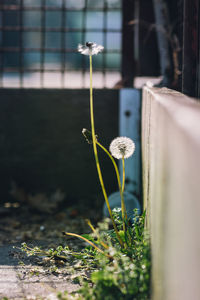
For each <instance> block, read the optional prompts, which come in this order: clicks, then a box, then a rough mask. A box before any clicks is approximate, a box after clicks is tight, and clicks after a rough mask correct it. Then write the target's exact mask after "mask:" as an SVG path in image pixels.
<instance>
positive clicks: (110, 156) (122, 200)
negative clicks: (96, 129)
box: [96, 140, 127, 230]
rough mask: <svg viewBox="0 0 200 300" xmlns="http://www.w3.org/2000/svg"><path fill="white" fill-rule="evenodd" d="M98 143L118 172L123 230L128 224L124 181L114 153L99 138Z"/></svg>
mask: <svg viewBox="0 0 200 300" xmlns="http://www.w3.org/2000/svg"><path fill="white" fill-rule="evenodd" d="M96 144H97V145H98V146H99V147H100V148H101V149H102V150H103V151H104V152H105V153H106V154H107V155H108V156H109V158H110V159H111V161H112V163H113V166H114V168H115V173H116V177H117V182H118V186H119V192H120V197H121V209H122V218H123V230H125V229H126V228H125V227H126V226H125V221H124V219H127V213H126V207H125V202H124V182H123V186H122V185H121V180H120V176H119V170H118V167H117V164H116V162H115V160H114V158H113V157H112V155H111V154H110V152H109V151H108V150H107V149H106V148H105V147H104V146H102V145H101V144H100V143H99V142H98V141H97V140H96ZM123 178H125V168H124V176H123Z"/></svg>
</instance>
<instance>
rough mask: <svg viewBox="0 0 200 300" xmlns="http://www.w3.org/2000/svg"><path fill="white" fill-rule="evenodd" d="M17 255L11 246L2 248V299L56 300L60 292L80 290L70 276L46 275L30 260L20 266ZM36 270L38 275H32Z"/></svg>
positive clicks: (0, 269) (0, 256)
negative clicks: (49, 299)
mask: <svg viewBox="0 0 200 300" xmlns="http://www.w3.org/2000/svg"><path fill="white" fill-rule="evenodd" d="M16 253H17V252H16V250H13V247H12V246H11V245H8V246H3V247H0V299H2V298H3V297H7V298H9V300H11V299H13V300H14V299H15V300H18V299H36V298H37V297H38V299H41V298H42V299H48V298H50V297H51V299H53V297H54V299H56V295H57V293H58V292H63V291H68V292H72V291H75V290H76V289H78V288H79V285H77V284H74V283H72V281H71V279H70V277H69V276H68V277H67V276H66V277H65V278H64V277H62V278H60V277H58V276H56V275H53V274H45V273H44V272H42V267H39V266H38V265H37V266H36V265H34V264H33V263H32V262H31V261H30V259H28V258H26V259H25V260H23V262H24V263H25V265H23V266H20V265H19V259H18V257H17V256H16V255H14V254H16ZM35 268H37V271H38V275H32V274H33V271H34V270H35ZM39 297H40V298H39Z"/></svg>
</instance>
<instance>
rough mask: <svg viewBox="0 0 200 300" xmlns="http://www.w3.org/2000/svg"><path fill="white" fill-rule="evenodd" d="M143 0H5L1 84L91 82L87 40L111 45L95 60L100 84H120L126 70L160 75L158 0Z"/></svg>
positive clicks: (0, 27) (0, 14) (0, 25)
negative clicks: (155, 26) (83, 49)
mask: <svg viewBox="0 0 200 300" xmlns="http://www.w3.org/2000/svg"><path fill="white" fill-rule="evenodd" d="M143 2H144V3H143V4H142V6H141V5H140V3H139V1H130V0H127V1H121V0H98V1H93V0H76V1H73V0H4V1H3V0H2V1H1V4H0V58H1V59H0V84H1V86H2V87H36V88H41V87H47V88H48V87H50V88H51V87H54V88H55V87H57V88H61V87H63V88H85V87H88V84H89V80H88V76H89V74H88V57H85V56H83V55H80V54H79V53H77V45H78V44H79V43H81V44H84V43H85V42H86V41H95V42H96V43H98V44H101V45H103V46H104V48H105V51H104V52H103V53H102V54H101V55H98V56H96V57H95V59H94V62H93V63H94V80H93V81H94V87H96V88H102V87H106V88H112V87H115V85H116V84H117V87H120V86H118V81H120V79H121V73H123V72H126V73H129V76H130V73H131V76H132V75H133V72H134V73H135V72H136V70H138V75H146V76H158V75H159V74H160V73H159V56H158V50H157V41H156V35H155V30H149V29H148V30H147V27H149V26H150V25H149V26H147V25H148V24H151V23H152V22H153V20H154V15H153V6H152V1H143ZM141 12H142V15H141ZM139 19H142V22H143V23H144V24H143V23H141V22H139ZM134 21H135V22H134ZM146 22H147V23H146ZM141 25H142V27H141ZM143 25H144V26H143ZM141 30H142V31H141ZM133 48H135V51H133V50H134V49H133ZM133 52H134V53H133ZM140 56H142V59H140ZM139 60H140V62H139ZM130 68H131V70H130ZM123 70H125V71H123ZM120 84H121V83H120ZM129 85H130V83H129ZM131 85H132V86H133V78H132V79H131Z"/></svg>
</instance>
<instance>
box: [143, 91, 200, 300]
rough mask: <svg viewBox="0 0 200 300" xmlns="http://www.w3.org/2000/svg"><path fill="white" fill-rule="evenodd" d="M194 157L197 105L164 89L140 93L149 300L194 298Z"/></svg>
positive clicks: (199, 186)
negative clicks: (149, 255) (149, 246)
mask: <svg viewBox="0 0 200 300" xmlns="http://www.w3.org/2000/svg"><path fill="white" fill-rule="evenodd" d="M199 153H200V104H199V103H198V102H196V101H194V100H192V99H191V98H188V97H186V96H184V95H182V94H181V93H178V92H175V91H172V90H169V89H166V88H163V89H156V88H145V89H144V93H143V107H142V158H143V159H142V161H143V184H144V205H145V208H146V209H147V213H148V214H147V215H148V226H149V229H150V234H151V244H152V260H153V268H152V275H153V282H152V285H153V286H152V290H153V297H152V299H153V300H160V299H162V300H171V299H182V300H188V299H200V285H199V278H200V252H199V249H200V235H199V227H200V218H199V211H200V201H199V199H200V198H199V195H200V176H199V170H200V156H199ZM183 283H184V284H183Z"/></svg>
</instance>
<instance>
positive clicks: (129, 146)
mask: <svg viewBox="0 0 200 300" xmlns="http://www.w3.org/2000/svg"><path fill="white" fill-rule="evenodd" d="M109 150H110V152H111V154H112V156H114V157H115V158H117V159H122V158H129V157H130V156H131V155H133V153H134V151H135V143H134V142H133V141H132V140H131V139H130V138H128V137H125V136H121V137H117V138H115V139H114V140H113V141H112V142H111V144H110V148H109Z"/></svg>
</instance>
